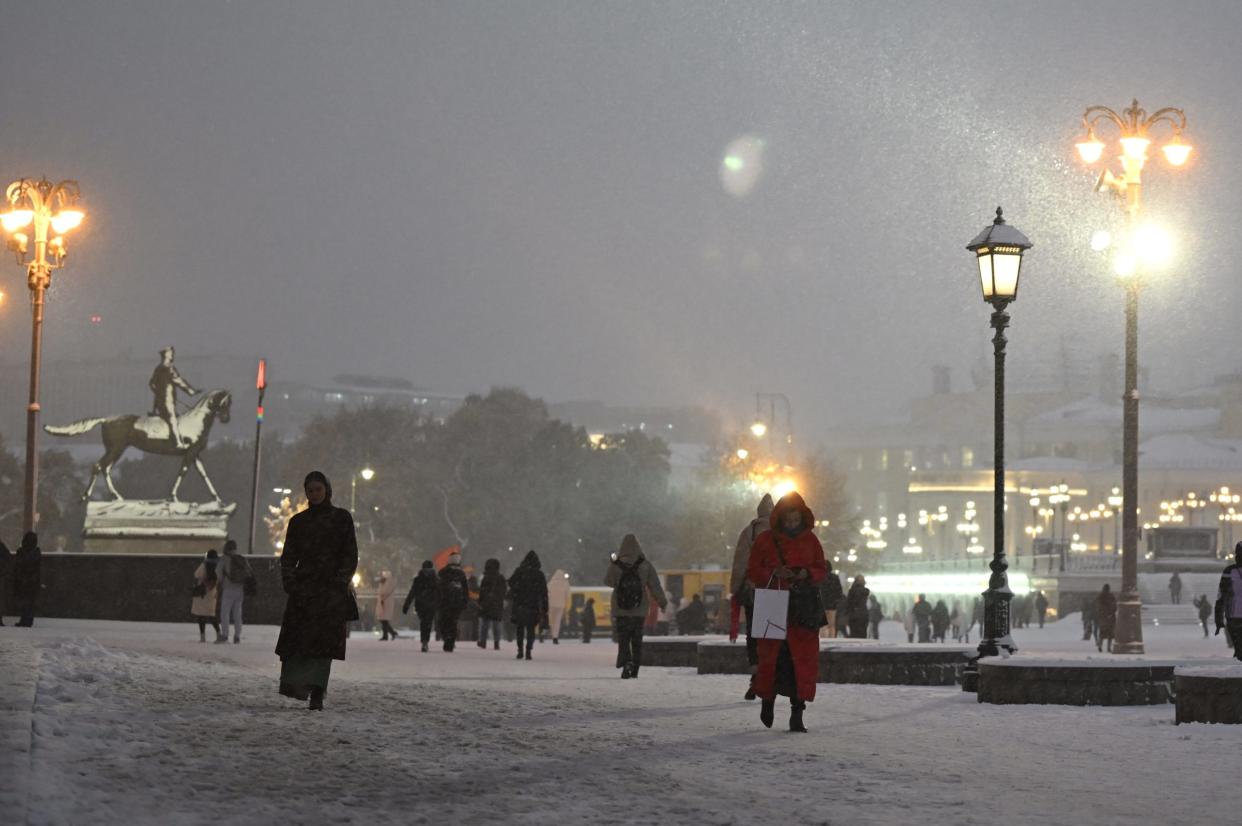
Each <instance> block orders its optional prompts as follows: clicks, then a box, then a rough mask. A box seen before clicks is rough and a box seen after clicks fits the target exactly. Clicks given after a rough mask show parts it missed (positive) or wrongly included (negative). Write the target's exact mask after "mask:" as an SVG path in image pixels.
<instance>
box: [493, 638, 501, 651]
mask: <svg viewBox="0 0 1242 826" xmlns="http://www.w3.org/2000/svg"><path fill="white" fill-rule="evenodd" d="M492 650H493V651H499V650H500V638H499V637H497V638H496V639H495V640H494V641H493V642H492Z"/></svg>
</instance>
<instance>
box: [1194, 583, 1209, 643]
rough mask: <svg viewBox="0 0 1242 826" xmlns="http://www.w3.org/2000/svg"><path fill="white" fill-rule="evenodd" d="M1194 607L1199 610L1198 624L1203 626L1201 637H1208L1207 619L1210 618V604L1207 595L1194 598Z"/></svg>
mask: <svg viewBox="0 0 1242 826" xmlns="http://www.w3.org/2000/svg"><path fill="white" fill-rule="evenodd" d="M1195 607H1196V608H1198V609H1199V624H1200V625H1202V626H1203V636H1204V637H1207V635H1208V619H1209V618H1210V617H1211V616H1212V602H1211V600H1209V599H1208V598H1207V594H1199V596H1197V597H1195Z"/></svg>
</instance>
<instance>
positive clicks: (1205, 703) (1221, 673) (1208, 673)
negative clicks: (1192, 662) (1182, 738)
mask: <svg viewBox="0 0 1242 826" xmlns="http://www.w3.org/2000/svg"><path fill="white" fill-rule="evenodd" d="M1174 682H1175V685H1176V688H1177V722H1178V723H1179V724H1180V723H1232V724H1234V725H1237V724H1242V665H1236V666H1223V667H1216V668H1179V669H1177V671H1176V672H1175V675H1174Z"/></svg>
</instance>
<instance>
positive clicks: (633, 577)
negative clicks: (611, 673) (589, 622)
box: [604, 533, 668, 680]
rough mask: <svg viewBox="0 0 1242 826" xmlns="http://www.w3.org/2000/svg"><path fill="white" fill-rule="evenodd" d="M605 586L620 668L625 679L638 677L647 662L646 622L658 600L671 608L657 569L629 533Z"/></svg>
mask: <svg viewBox="0 0 1242 826" xmlns="http://www.w3.org/2000/svg"><path fill="white" fill-rule="evenodd" d="M604 584H605V585H607V586H608V587H609V588H611V589H612V627H613V629H614V630H615V631H616V634H617V668H619V669H621V679H623V680H630V679H634V678H635V677H637V676H638V667H639V666H640V665H642V661H643V621H644V620H645V619H646V617H647V610H648V609H649V608H650V607H651V601H652V600H654V601H655V602H656V603H658V604H659V606H660V608H661V609H663V608H664V607H665V606H667V605H668V598H667V597H665V596H664V588H663V586H661V585H660V576H659V574H657V573H656V569H655V566H654V565H652V564H651V563H650V562H648V561H647V558H646V557H645V556H644V555H643V549H642V546H640V545H639V544H638V538H637V537H636V536H634V534H632V533H627V534H626V535H625V538H624V539H622V540H621V547H620V548H619V549H618V550H617V552H616V553H615V554H613V555H612V557H611V561H610V562H609V564H608V573H607V574H605V575H604Z"/></svg>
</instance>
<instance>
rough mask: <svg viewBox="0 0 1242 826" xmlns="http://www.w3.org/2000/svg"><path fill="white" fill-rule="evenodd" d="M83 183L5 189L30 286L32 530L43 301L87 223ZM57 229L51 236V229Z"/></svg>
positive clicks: (26, 520)
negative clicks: (74, 236)
mask: <svg viewBox="0 0 1242 826" xmlns="http://www.w3.org/2000/svg"><path fill="white" fill-rule="evenodd" d="M78 196H79V192H78V183H77V181H61V182H60V183H58V184H53V183H52V182H51V181H49V180H47V179H46V178H40V179H39V180H37V181H36V180H35V179H33V178H22V179H21V180H19V181H14V182H13V183H11V184H9V186H8V189H6V190H5V193H4V199H5V202H6V207H7V208H6V210H5V211H4V212H3V213H0V226H3V227H4V231H5V232H7V233H8V234H9V244H8V247H9V249H10V250H11V251H13V252H14V253H15V254H16V255H17V263H18V265H19V266H23V267H25V268H26V286H28V287H29V288H30V304H31V317H32V319H33V325H32V329H31V334H30V402H29V404H28V405H27V407H26V485H25V493H26V503H25V509H24V510H23V513H22V530H23V531H32V530H34V528H35V522H36V521H37V519H38V514H39V508H38V493H39V373H40V369H41V366H42V360H43V304H44V298H45V296H46V295H47V288H48V287H49V286H51V284H52V270H55V269H59V268H60V267H62V266H64V262H65V256H66V255H67V254H68V253H67V251H66V247H65V233H67V232H69V231H71V230H74V229H76V228H77V227H78V225H79V224H81V223H82V219H83V218H84V217H86V216H85V213H84V212H82V210H81V208H80V207H79V206H78ZM32 224H33V228H34V251H33V252H31V250H30V241H31V238H30V235H29V234H28V233H26V232H23V230H25V229H27V228H28V227H30V226H31V225H32ZM49 229H50V230H51V237H50V238H49V237H48V236H49V232H48V230H49Z"/></svg>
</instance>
